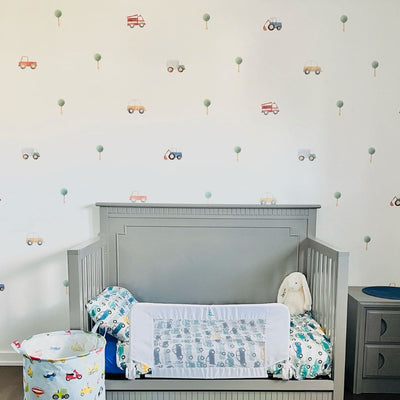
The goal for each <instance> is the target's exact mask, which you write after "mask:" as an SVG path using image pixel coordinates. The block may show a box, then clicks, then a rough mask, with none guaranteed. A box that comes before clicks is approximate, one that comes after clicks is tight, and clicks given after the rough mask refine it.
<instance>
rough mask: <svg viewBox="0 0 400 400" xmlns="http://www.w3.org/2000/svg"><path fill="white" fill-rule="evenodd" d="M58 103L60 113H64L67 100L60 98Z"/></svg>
mask: <svg viewBox="0 0 400 400" xmlns="http://www.w3.org/2000/svg"><path fill="white" fill-rule="evenodd" d="M57 104H58V105H59V106H60V114H61V115H63V107H64V105H65V100H64V99H59V100H58V101H57Z"/></svg>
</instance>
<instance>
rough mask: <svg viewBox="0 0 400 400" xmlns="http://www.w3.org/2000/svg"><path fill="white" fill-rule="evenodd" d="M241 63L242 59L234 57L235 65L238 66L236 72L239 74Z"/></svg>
mask: <svg viewBox="0 0 400 400" xmlns="http://www.w3.org/2000/svg"><path fill="white" fill-rule="evenodd" d="M242 62H243V58H242V57H236V58H235V63H236V64H237V66H238V72H240V64H241V63H242Z"/></svg>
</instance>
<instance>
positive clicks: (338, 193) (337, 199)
mask: <svg viewBox="0 0 400 400" xmlns="http://www.w3.org/2000/svg"><path fill="white" fill-rule="evenodd" d="M333 197H334V198H335V199H336V207H337V206H338V205H339V199H340V198H341V197H342V193H340V192H335V193H334V194H333Z"/></svg>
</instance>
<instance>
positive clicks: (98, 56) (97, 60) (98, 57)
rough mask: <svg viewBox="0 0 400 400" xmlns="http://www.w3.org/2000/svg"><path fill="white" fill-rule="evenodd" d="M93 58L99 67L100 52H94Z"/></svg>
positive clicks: (98, 67)
mask: <svg viewBox="0 0 400 400" xmlns="http://www.w3.org/2000/svg"><path fill="white" fill-rule="evenodd" d="M93 58H94V59H95V61H96V62H97V69H100V60H101V54H100V53H96V54H95V55H94V56H93Z"/></svg>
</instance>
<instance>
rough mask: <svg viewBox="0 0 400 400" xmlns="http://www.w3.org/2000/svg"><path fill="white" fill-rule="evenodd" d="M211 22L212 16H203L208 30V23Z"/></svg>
mask: <svg viewBox="0 0 400 400" xmlns="http://www.w3.org/2000/svg"><path fill="white" fill-rule="evenodd" d="M209 20H210V14H204V15H203V21H205V23H206V29H208V21H209Z"/></svg>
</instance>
